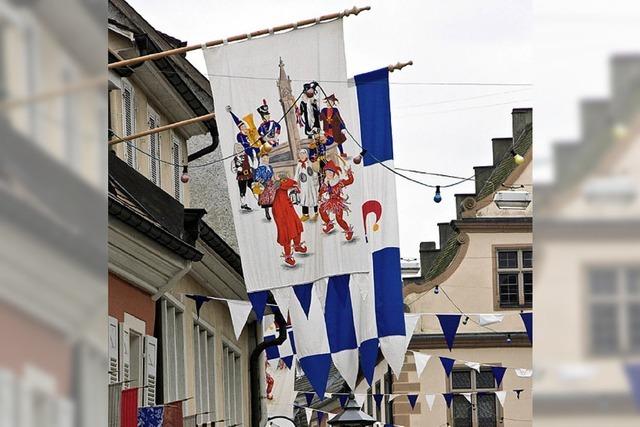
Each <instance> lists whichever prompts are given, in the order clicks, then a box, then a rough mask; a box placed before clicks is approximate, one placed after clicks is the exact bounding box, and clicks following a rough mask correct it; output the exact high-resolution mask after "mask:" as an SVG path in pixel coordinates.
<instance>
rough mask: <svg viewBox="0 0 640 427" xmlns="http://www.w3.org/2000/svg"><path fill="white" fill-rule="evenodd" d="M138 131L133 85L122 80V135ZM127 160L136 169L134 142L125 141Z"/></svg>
mask: <svg viewBox="0 0 640 427" xmlns="http://www.w3.org/2000/svg"><path fill="white" fill-rule="evenodd" d="M135 129H136V122H135V102H134V92H133V87H132V86H131V84H130V83H129V82H128V81H126V80H124V79H123V80H122V134H123V136H129V135H133V134H134V133H135ZM124 144H125V159H126V161H127V164H129V166H131V167H132V168H136V167H137V165H136V149H135V148H134V147H135V142H134V141H125V142H124Z"/></svg>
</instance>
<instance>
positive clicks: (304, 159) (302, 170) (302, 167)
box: [294, 148, 319, 222]
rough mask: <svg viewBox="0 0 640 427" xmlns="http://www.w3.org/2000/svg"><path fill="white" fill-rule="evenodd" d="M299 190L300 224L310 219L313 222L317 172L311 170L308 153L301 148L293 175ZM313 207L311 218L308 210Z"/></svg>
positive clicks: (316, 214) (316, 197) (316, 195)
mask: <svg viewBox="0 0 640 427" xmlns="http://www.w3.org/2000/svg"><path fill="white" fill-rule="evenodd" d="M294 177H295V179H296V180H297V181H298V187H299V188H300V206H302V216H301V217H300V220H302V222H305V221H308V220H309V218H311V220H312V221H315V220H316V219H317V218H318V184H319V182H318V172H317V171H315V170H314V169H313V166H312V164H311V161H310V160H309V152H308V151H307V149H306V148H302V149H301V150H300V151H299V152H298V164H297V165H296V171H295V175H294ZM312 207H313V217H310V216H309V210H310V208H312Z"/></svg>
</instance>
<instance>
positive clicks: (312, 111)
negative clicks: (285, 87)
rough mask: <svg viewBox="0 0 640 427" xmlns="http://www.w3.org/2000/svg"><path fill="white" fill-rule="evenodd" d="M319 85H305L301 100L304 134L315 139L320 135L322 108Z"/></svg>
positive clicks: (312, 83) (311, 83) (313, 83)
mask: <svg viewBox="0 0 640 427" xmlns="http://www.w3.org/2000/svg"><path fill="white" fill-rule="evenodd" d="M317 86H318V83H316V82H310V83H305V84H304V85H303V89H302V90H303V92H304V93H303V94H302V97H301V98H300V118H301V119H302V125H303V126H304V134H305V135H306V136H307V138H313V136H314V135H316V134H318V133H320V108H319V107H318V98H317V94H318V92H317V90H316V87H317Z"/></svg>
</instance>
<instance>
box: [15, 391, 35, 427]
mask: <svg viewBox="0 0 640 427" xmlns="http://www.w3.org/2000/svg"><path fill="white" fill-rule="evenodd" d="M17 396H18V406H17V409H18V414H17V415H18V416H17V418H18V419H17V421H18V422H17V423H16V425H17V426H20V427H34V423H33V410H34V407H33V392H32V390H31V387H29V386H28V385H27V384H25V382H24V381H18V382H17Z"/></svg>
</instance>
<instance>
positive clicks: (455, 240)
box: [405, 108, 533, 283]
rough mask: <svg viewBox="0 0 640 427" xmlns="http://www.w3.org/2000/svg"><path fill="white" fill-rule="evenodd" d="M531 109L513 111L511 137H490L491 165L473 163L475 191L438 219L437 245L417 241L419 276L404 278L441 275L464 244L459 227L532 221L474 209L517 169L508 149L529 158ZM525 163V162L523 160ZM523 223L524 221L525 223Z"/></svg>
mask: <svg viewBox="0 0 640 427" xmlns="http://www.w3.org/2000/svg"><path fill="white" fill-rule="evenodd" d="M532 115H533V111H532V109H531V108H515V109H513V111H512V129H513V137H510V138H494V139H493V140H492V150H493V164H492V165H490V166H476V167H474V170H475V184H476V192H475V193H471V194H469V193H465V194H456V195H455V197H456V217H457V219H455V220H452V221H451V222H444V223H439V224H438V228H439V234H440V236H439V237H440V242H439V244H440V248H439V249H437V248H436V243H435V242H422V243H421V244H420V265H421V268H420V272H421V277H420V278H418V279H413V278H407V279H405V281H406V282H408V281H411V282H415V281H418V282H421V283H424V282H429V281H431V280H433V279H435V278H436V277H438V276H440V275H441V274H442V273H443V272H444V271H445V270H446V269H447V268H448V267H449V266H450V265H451V263H452V262H453V261H454V259H455V258H456V256H457V255H458V251H459V249H460V247H461V246H462V245H463V236H461V234H460V227H464V226H466V225H469V226H472V225H473V224H475V225H479V223H482V224H483V225H484V226H494V225H498V224H499V226H501V227H504V226H508V224H511V223H516V226H518V227H522V226H523V224H524V226H525V227H526V224H528V225H529V226H530V225H531V222H532V221H531V218H530V217H529V218H517V217H505V218H475V211H476V210H477V209H478V207H479V204H480V203H485V204H486V203H487V200H490V199H491V198H492V195H493V194H494V193H495V192H496V191H498V190H500V189H501V188H502V186H503V184H504V183H505V182H507V181H508V180H509V179H510V177H511V176H512V175H513V174H514V172H516V173H517V169H518V168H520V169H519V170H522V167H523V166H524V165H522V166H518V165H517V164H516V163H515V161H514V159H513V156H512V154H511V150H514V151H515V152H516V153H518V154H520V155H522V156H524V157H525V158H526V159H529V160H528V161H530V158H531V155H530V152H531V146H532V142H533V125H532ZM525 164H526V163H525ZM492 223H495V224H494V225H491V224H492ZM525 223H526V224H525Z"/></svg>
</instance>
